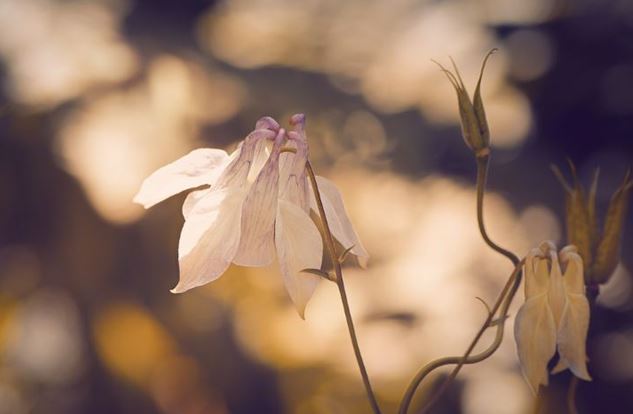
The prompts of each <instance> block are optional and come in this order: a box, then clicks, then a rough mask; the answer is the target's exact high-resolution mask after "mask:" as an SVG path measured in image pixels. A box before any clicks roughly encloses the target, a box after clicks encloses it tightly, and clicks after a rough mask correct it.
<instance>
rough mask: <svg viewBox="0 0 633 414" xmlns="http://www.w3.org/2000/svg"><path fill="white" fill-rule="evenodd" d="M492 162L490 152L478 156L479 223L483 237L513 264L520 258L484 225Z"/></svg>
mask: <svg viewBox="0 0 633 414" xmlns="http://www.w3.org/2000/svg"><path fill="white" fill-rule="evenodd" d="M489 163H490V154H484V155H479V156H477V224H478V225H479V232H480V233H481V237H483V239H484V241H485V242H486V244H487V245H488V246H490V248H491V249H493V250H494V251H496V252H498V253H500V254H502V255H504V256H505V257H507V258H508V259H509V260H510V261H511V262H512V264H513V265H515V266H516V265H517V263H519V258H518V257H517V256H516V255H515V254H514V253H512V252H511V251H509V250H506V249H504V248H503V247H501V246H499V245H498V244H496V243H495V242H493V241H492V240H491V239H490V237H489V236H488V233H487V232H486V227H485V226H484V194H485V192H486V181H487V179H488V164H489Z"/></svg>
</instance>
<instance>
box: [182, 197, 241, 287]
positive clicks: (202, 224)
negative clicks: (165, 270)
mask: <svg viewBox="0 0 633 414" xmlns="http://www.w3.org/2000/svg"><path fill="white" fill-rule="evenodd" d="M245 196H246V191H245V190H242V189H232V188H229V189H226V188H224V189H219V190H215V191H212V192H210V193H209V194H207V195H206V196H205V197H204V198H203V199H201V200H200V201H198V203H197V204H196V205H195V207H194V208H193V210H192V211H191V212H190V213H189V216H188V219H187V220H186V221H185V224H184V226H183V228H182V232H181V234H180V243H179V245H178V258H179V262H180V281H179V282H178V285H177V286H176V287H175V288H174V289H173V290H172V292H174V293H180V292H184V291H186V290H189V289H191V288H194V287H196V286H200V285H203V284H205V283H208V282H211V281H213V280H215V279H217V278H218V277H219V276H220V275H221V274H222V273H224V271H225V270H226V269H227V268H228V267H229V265H230V263H231V260H232V259H233V257H234V256H235V252H236V251H237V246H238V245H239V241H240V221H241V212H242V203H243V202H244V198H245Z"/></svg>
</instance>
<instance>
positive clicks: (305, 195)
mask: <svg viewBox="0 0 633 414" xmlns="http://www.w3.org/2000/svg"><path fill="white" fill-rule="evenodd" d="M288 135H289V137H290V138H291V139H290V140H289V141H288V144H287V146H288V147H290V148H294V149H295V150H296V153H294V154H293V153H283V154H281V156H280V158H279V198H281V199H283V200H287V201H290V202H292V203H294V204H296V205H298V206H299V207H301V208H302V209H303V211H305V212H306V213H309V212H310V201H309V200H310V194H309V187H308V178H307V176H306V162H307V161H308V144H307V142H306V141H305V139H304V138H302V137H301V136H299V135H297V133H296V132H292V131H291V132H289V133H288Z"/></svg>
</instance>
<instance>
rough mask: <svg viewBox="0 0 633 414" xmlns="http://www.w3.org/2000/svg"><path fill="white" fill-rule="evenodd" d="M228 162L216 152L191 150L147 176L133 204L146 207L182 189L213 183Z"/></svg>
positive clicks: (224, 153)
mask: <svg viewBox="0 0 633 414" xmlns="http://www.w3.org/2000/svg"><path fill="white" fill-rule="evenodd" d="M228 161H229V156H228V155H227V153H226V152H225V151H223V150H220V149H214V148H200V149H196V150H193V151H191V152H190V153H189V154H187V155H185V156H184V157H182V158H179V159H177V160H176V161H174V162H172V163H170V164H167V165H165V166H164V167H161V168H159V169H158V170H156V171H155V172H154V173H153V174H152V175H150V176H149V177H147V178H146V179H145V181H143V184H142V185H141V189H140V190H139V192H138V193H137V194H136V196H135V197H134V202H135V203H138V204H142V205H143V207H145V208H149V207H151V206H153V205H154V204H156V203H159V202H161V201H163V200H165V199H167V198H169V197H171V196H173V195H176V194H178V193H180V192H182V191H184V190H188V189H190V188H194V187H198V186H201V185H205V184H213V183H214V182H215V181H216V180H217V178H218V177H219V176H220V174H221V172H222V171H223V170H224V168H225V167H226V165H227V164H228Z"/></svg>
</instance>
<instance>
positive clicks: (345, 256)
mask: <svg viewBox="0 0 633 414" xmlns="http://www.w3.org/2000/svg"><path fill="white" fill-rule="evenodd" d="M355 246H356V245H354V244H352V245H351V246H350V247H348V248H347V249H345V251H344V252H343V253H341V255H340V256H339V257H338V262H339V263H340V264H343V262H344V261H345V259H347V256H348V255H349V253H350V252H351V251H352V249H353V248H354V247H355Z"/></svg>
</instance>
